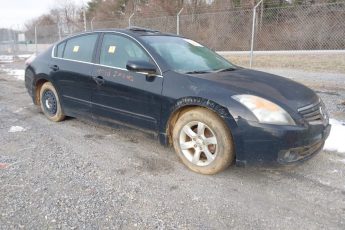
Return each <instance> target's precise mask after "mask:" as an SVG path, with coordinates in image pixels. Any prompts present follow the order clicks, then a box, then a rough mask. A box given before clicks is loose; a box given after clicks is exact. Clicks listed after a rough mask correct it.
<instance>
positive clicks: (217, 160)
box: [172, 108, 235, 174]
mask: <svg viewBox="0 0 345 230" xmlns="http://www.w3.org/2000/svg"><path fill="white" fill-rule="evenodd" d="M172 136H173V145H174V149H175V151H176V153H177V155H178V156H179V158H180V159H181V161H182V162H183V163H184V164H185V165H186V166H187V167H188V168H189V169H191V170H192V171H194V172H197V173H201V174H216V173H218V172H221V171H223V170H224V169H226V168H227V167H228V166H229V165H230V164H231V163H232V162H233V161H234V158H235V153H234V144H233V140H232V136H231V133H230V130H229V128H228V127H227V125H226V124H225V123H224V121H223V120H222V119H221V118H220V117H219V116H218V115H217V114H216V113H214V112H212V111H210V110H208V109H205V108H196V109H192V110H189V111H187V112H185V113H183V114H182V115H181V116H180V117H179V119H178V120H177V122H176V124H175V126H174V127H173V133H172Z"/></svg>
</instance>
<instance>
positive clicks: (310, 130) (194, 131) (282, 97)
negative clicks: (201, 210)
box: [25, 28, 330, 174]
mask: <svg viewBox="0 0 345 230" xmlns="http://www.w3.org/2000/svg"><path fill="white" fill-rule="evenodd" d="M25 85H26V87H27V89H28V92H29V94H30V96H31V97H32V99H33V101H34V103H35V104H37V105H39V106H40V107H41V109H42V111H43V113H44V114H45V115H46V116H47V117H48V119H50V120H52V121H56V122H57V121H62V120H63V119H64V118H65V116H71V117H81V118H89V119H93V120H96V121H100V122H102V123H105V124H113V123H121V124H125V125H127V126H134V127H137V128H139V129H141V130H144V131H147V132H151V133H154V134H156V136H157V137H158V138H159V140H160V142H161V143H162V144H164V145H173V146H174V148H175V151H176V153H177V154H178V156H179V158H180V159H181V160H182V162H183V163H184V164H185V165H186V166H187V167H188V168H190V169H191V170H193V171H196V172H199V173H203V174H213V173H217V172H219V171H221V170H223V169H225V168H226V167H228V166H229V165H230V164H231V163H233V162H236V164H237V165H246V164H250V163H271V164H272V163H273V164H289V163H293V162H297V161H302V160H305V159H308V158H310V157H311V156H313V155H315V154H316V153H317V152H319V151H320V150H321V149H322V147H323V145H324V142H325V139H326V138H327V137H328V135H329V131H330V125H329V122H328V116H327V112H326V109H325V106H324V104H323V103H322V101H321V100H320V98H319V97H318V96H317V95H316V94H315V93H314V92H313V91H312V90H311V89H309V88H307V87H305V86H303V85H301V84H299V83H296V82H294V81H291V80H288V79H285V78H282V77H279V76H275V75H271V74H268V73H263V72H259V71H254V70H248V69H244V68H240V67H237V66H235V65H233V64H231V63H229V62H228V61H227V60H225V59H224V58H222V57H221V56H219V55H218V54H216V53H215V52H213V51H211V50H210V49H208V48H206V47H205V46H203V45H201V44H199V43H197V42H195V41H193V40H190V39H187V38H184V37H180V36H176V35H172V34H164V33H161V32H158V31H153V30H148V29H142V28H130V29H123V30H104V31H95V32H86V33H82V34H79V35H75V36H72V37H69V38H67V39H65V40H62V41H60V42H58V43H56V44H54V45H53V46H52V47H51V48H49V49H48V50H47V51H45V52H44V53H41V54H40V55H38V56H37V57H35V58H31V59H30V60H28V62H27V67H26V72H25Z"/></svg>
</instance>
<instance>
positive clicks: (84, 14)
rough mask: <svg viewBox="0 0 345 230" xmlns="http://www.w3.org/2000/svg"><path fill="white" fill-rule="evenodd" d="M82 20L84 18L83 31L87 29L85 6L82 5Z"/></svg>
mask: <svg viewBox="0 0 345 230" xmlns="http://www.w3.org/2000/svg"><path fill="white" fill-rule="evenodd" d="M83 20H84V31H86V30H87V27H86V13H85V7H83Z"/></svg>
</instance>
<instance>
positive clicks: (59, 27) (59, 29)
mask: <svg viewBox="0 0 345 230" xmlns="http://www.w3.org/2000/svg"><path fill="white" fill-rule="evenodd" d="M57 26H58V33H59V41H60V40H61V38H62V37H61V26H60V22H58V24H57Z"/></svg>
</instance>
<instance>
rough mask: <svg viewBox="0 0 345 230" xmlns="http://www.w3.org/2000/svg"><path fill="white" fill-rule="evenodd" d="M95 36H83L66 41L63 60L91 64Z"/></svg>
mask: <svg viewBox="0 0 345 230" xmlns="http://www.w3.org/2000/svg"><path fill="white" fill-rule="evenodd" d="M97 36H98V35H97V34H90V35H83V36H79V37H76V38H71V39H69V40H68V41H67V43H66V47H65V51H64V52H63V58H66V59H72V60H76V61H84V62H91V61H92V54H93V50H94V47H95V44H96V41H97Z"/></svg>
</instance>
